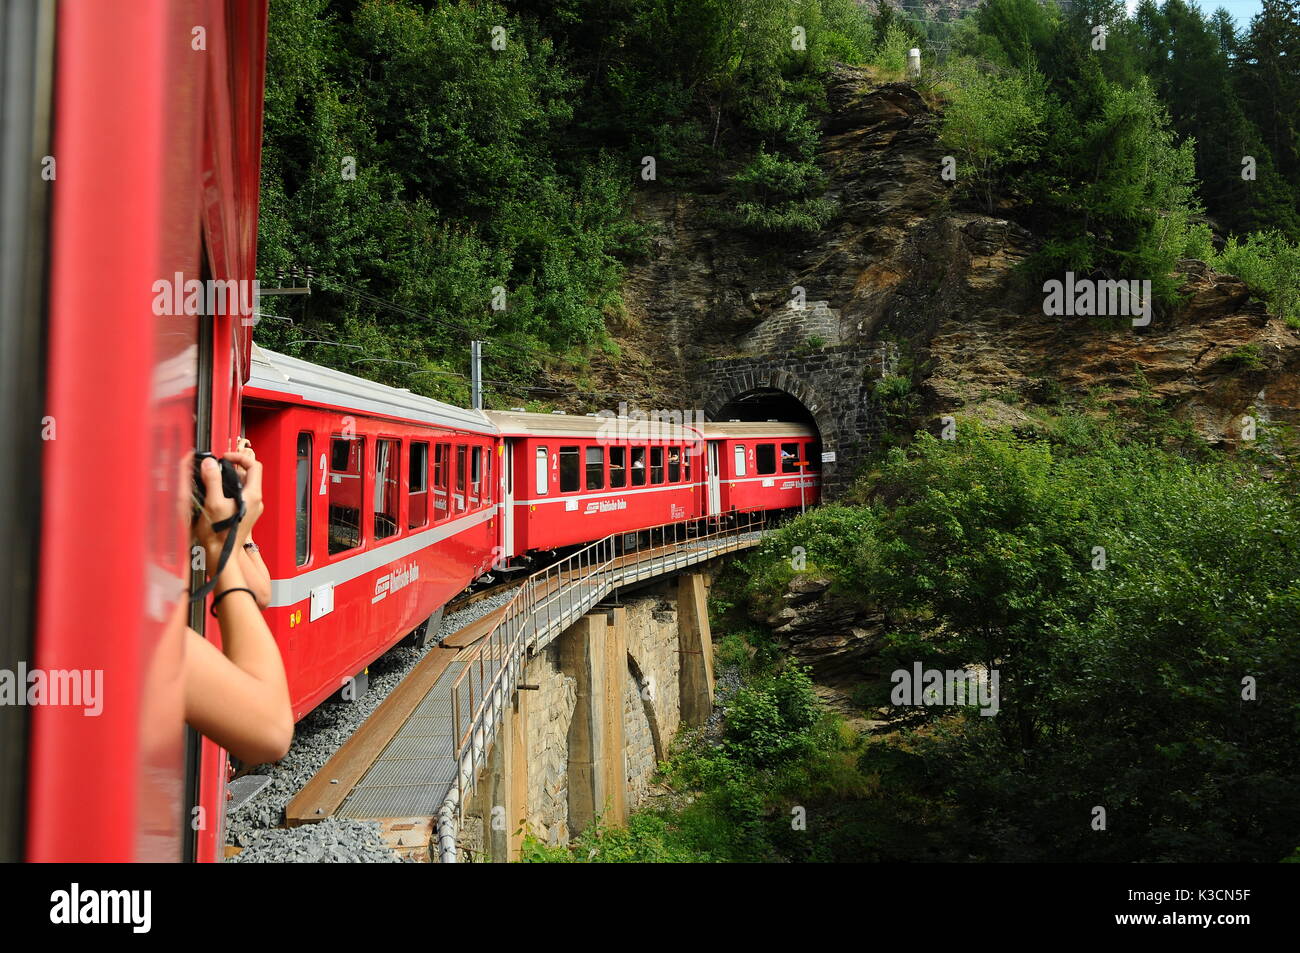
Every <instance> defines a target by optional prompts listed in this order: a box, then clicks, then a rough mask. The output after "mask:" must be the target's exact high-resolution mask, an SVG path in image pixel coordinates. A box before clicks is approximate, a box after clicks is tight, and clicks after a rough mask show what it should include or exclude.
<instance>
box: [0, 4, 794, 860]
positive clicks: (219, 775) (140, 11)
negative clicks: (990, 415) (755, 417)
mask: <svg viewBox="0 0 1300 953" xmlns="http://www.w3.org/2000/svg"><path fill="white" fill-rule="evenodd" d="M52 10H54V11H56V12H54V13H53V14H51V11H52ZM266 15H267V11H266V3H265V2H264V0H95V2H89V0H85V2H65V3H62V4H59V5H58V6H57V8H55V7H53V5H50V4H35V5H27V4H16V5H4V6H3V7H0V17H3V18H4V22H3V26H4V30H5V31H6V35H7V36H9V37H11V38H12V39H14V41H15V42H13V43H11V44H10V49H11V50H20V51H21V54H22V55H21V56H19V57H17V58H16V59H15V60H14V61H13V62H11V63H9V64H7V72H6V79H5V84H6V86H5V89H4V93H5V95H6V97H7V102H11V103H12V102H16V103H25V104H27V105H28V106H30V109H29V110H28V111H27V112H22V113H21V115H19V117H18V121H15V122H14V123H13V124H11V127H10V128H11V131H12V132H14V133H15V134H16V135H17V136H18V138H19V139H21V141H20V142H17V143H16V144H17V146H18V151H17V152H14V153H13V155H15V156H26V157H31V158H32V162H31V163H30V165H25V164H24V163H23V162H19V161H15V162H13V163H7V164H6V165H5V167H4V170H3V171H2V172H0V199H3V202H0V207H4V208H6V209H18V210H21V214H15V215H12V216H11V215H6V216H5V217H3V219H0V226H2V230H0V252H2V254H0V263H2V264H3V265H4V267H5V271H4V281H3V282H0V298H2V299H3V302H4V305H5V313H6V315H7V319H6V321H5V322H2V323H0V335H2V340H3V345H4V346H3V347H0V394H3V395H4V399H5V400H6V401H8V402H9V404H8V405H9V406H12V407H14V408H17V409H18V411H19V413H17V414H15V415H14V419H15V420H17V421H18V425H17V426H11V424H10V423H9V422H8V420H7V419H6V421H5V424H4V426H5V427H6V428H9V429H6V430H5V431H4V433H3V438H4V439H5V442H6V446H8V447H9V449H10V452H11V454H13V455H14V456H15V458H16V459H26V460H39V461H40V467H39V470H37V468H33V467H22V466H14V467H11V468H8V469H9V475H8V476H6V477H5V478H4V479H3V480H2V481H0V494H3V497H2V498H0V530H3V532H4V536H5V539H6V544H7V545H6V548H5V551H4V555H3V560H4V563H3V566H2V567H0V586H2V587H3V588H4V595H5V599H4V600H3V601H4V603H6V607H5V611H6V613H7V616H6V620H5V621H6V622H7V625H4V626H0V652H2V653H3V656H4V658H3V660H0V670H3V671H2V672H0V674H7V675H9V677H10V683H12V680H13V676H14V675H15V674H16V673H19V672H33V671H35V672H41V673H45V674H47V675H49V676H51V677H54V676H56V675H59V674H60V673H62V675H64V676H67V677H66V678H65V679H64V680H63V681H61V682H60V683H59V684H60V685H62V687H63V688H65V689H72V688H75V689H77V691H78V697H77V698H75V699H73V698H71V696H69V697H67V698H63V699H61V700H56V699H52V698H50V697H46V698H43V699H38V701H42V702H43V703H41V704H31V705H26V704H0V756H2V757H3V759H4V767H5V770H4V771H0V859H5V860H18V859H24V858H25V859H29V860H37V861H55V860H64V861H67V860H83V861H108V860H200V861H211V860H216V859H219V857H220V852H221V844H222V840H223V836H222V835H223V832H222V821H223V818H224V810H225V800H226V782H227V776H228V775H227V758H226V754H225V752H224V751H222V750H221V749H220V748H218V747H217V746H216V745H214V744H213V743H211V742H209V741H207V740H206V739H203V738H201V737H199V736H198V735H197V734H196V733H195V732H193V731H191V730H189V729H188V728H187V727H186V726H185V724H184V705H183V697H182V689H183V685H182V680H181V677H180V675H181V663H182V659H183V648H184V629H185V626H186V625H189V626H191V627H193V628H195V629H196V630H197V631H199V632H200V633H202V634H203V635H204V637H206V638H208V639H210V640H211V641H213V642H214V643H216V644H218V645H219V644H220V638H221V635H220V632H219V630H218V627H217V625H216V623H215V621H214V620H212V619H211V617H210V616H209V615H208V613H207V611H206V609H207V606H206V605H203V604H199V605H195V606H190V605H189V603H188V599H187V594H186V593H187V589H188V588H189V587H190V586H191V585H193V584H194V583H195V582H196V581H199V580H201V573H196V572H195V571H194V570H193V568H192V563H191V552H190V548H189V546H190V544H189V538H188V536H189V510H188V488H189V481H190V472H191V466H192V455H193V452H194V450H195V448H205V449H212V450H215V451H218V452H220V451H223V450H226V449H228V448H230V447H232V446H233V443H234V441H235V439H236V437H237V436H238V435H239V434H240V433H241V432H245V433H246V434H247V436H248V437H249V438H250V439H251V440H252V442H253V445H254V447H255V448H256V450H257V452H258V454H259V457H260V458H261V459H262V461H263V462H264V464H265V467H266V482H265V500H266V507H267V509H266V514H265V515H264V516H263V518H262V520H261V521H260V522H259V524H258V527H257V530H256V540H257V542H258V543H259V545H260V546H261V547H262V550H263V553H264V556H265V559H266V562H267V564H268V566H269V568H270V570H271V573H272V576H273V589H272V605H271V607H270V609H269V610H268V618H269V620H270V623H271V626H272V630H273V632H274V633H275V636H276V639H277V641H278V644H279V645H280V648H281V651H282V653H283V656H284V659H285V663H286V668H287V672H288V676H289V681H290V689H291V694H292V702H293V705H294V714H295V716H297V717H301V716H302V715H303V714H305V713H306V712H307V711H309V710H311V708H312V707H313V706H315V705H317V704H319V703H320V702H321V700H322V699H324V698H326V697H327V696H329V695H330V694H332V693H333V692H334V691H336V690H337V689H338V688H339V687H340V686H341V685H342V684H343V682H344V681H345V680H346V679H347V678H348V677H349V676H354V675H356V674H357V673H359V672H361V671H363V670H364V668H365V667H366V666H367V665H368V664H369V663H370V661H372V660H373V659H374V658H376V657H377V656H378V655H380V654H381V653H382V652H384V651H386V650H387V649H388V648H390V647H391V646H392V645H393V644H395V643H396V642H397V641H399V640H401V639H402V638H406V637H409V636H414V637H415V638H416V639H419V638H422V637H424V636H425V635H427V633H428V632H429V630H430V629H431V628H432V626H431V625H430V622H431V621H432V622H433V623H434V624H436V619H437V618H438V615H439V612H440V610H441V607H442V606H443V605H445V604H446V602H447V600H448V599H450V598H451V597H452V596H453V595H454V594H455V593H457V592H458V591H460V590H461V589H463V588H464V587H465V586H466V585H467V584H469V583H471V582H472V581H473V580H474V579H476V578H477V577H479V576H481V575H482V574H484V573H485V572H489V571H495V570H493V569H492V567H494V566H495V567H505V568H506V569H508V570H513V571H522V570H524V569H526V568H528V566H530V565H532V564H535V563H536V562H537V561H539V560H540V559H544V558H546V557H548V556H549V555H550V554H551V553H552V552H553V551H555V550H556V549H562V548H564V547H568V546H573V545H577V544H579V543H581V542H584V541H587V540H591V539H595V538H600V537H603V536H605V535H607V534H611V533H628V534H631V533H637V532H640V531H642V530H644V528H645V527H647V526H651V525H657V524H660V523H665V522H669V521H673V520H706V519H722V518H726V515H727V514H728V513H729V512H731V511H747V510H756V509H790V508H793V507H796V506H800V505H807V504H809V503H811V502H813V500H814V499H815V497H816V494H817V485H818V479H817V474H816V472H815V471H816V460H817V458H818V453H817V446H816V440H815V436H814V435H813V433H812V432H811V431H810V430H808V429H806V428H802V427H798V426H791V425H779V424H770V425H769V424H764V425H753V424H744V425H741V424H732V425H726V424H723V425H706V426H704V427H701V428H692V427H686V426H680V425H678V426H676V427H675V428H669V429H667V430H661V431H660V432H658V433H656V434H654V435H653V436H647V435H643V434H638V433H637V431H636V429H635V428H632V429H631V430H627V431H623V430H620V426H621V425H620V424H619V423H618V422H617V421H610V420H608V419H601V418H592V417H576V416H575V417H565V416H551V415H539V414H521V413H494V412H487V413H482V412H478V411H469V410H464V409H460V408H455V407H449V406H447V405H445V404H440V403H438V402H436V401H432V400H428V399H425V398H422V397H418V396H415V395H412V394H410V393H409V392H406V391H401V390H397V389H394V388H389V387H382V386H380V385H376V384H372V383H369V382H367V381H363V380H361V379H359V378H355V377H351V376H349V375H346V374H340V373H338V372H334V371H330V370H326V369H324V368H319V367H315V366H313V365H310V364H307V363H306V362H303V361H298V360H295V359H293V358H289V357H285V356H281V355H274V354H270V353H264V352H259V351H257V350H256V349H255V348H253V346H252V340H251V339H252V332H253V324H254V323H255V322H254V316H253V315H252V314H250V313H249V308H247V307H246V306H245V302H247V301H248V300H249V299H250V298H251V297H252V296H251V295H249V294H247V289H248V288H249V287H250V286H251V285H252V283H253V281H254V279H255V276H256V251H257V249H256V235H257V227H256V226H257V199H258V184H259V183H258V180H259V163H260V145H261V125H262V89H263V72H264V63H265V42H266ZM123 50H129V51H131V55H130V57H129V58H128V61H124V60H123V59H122V55H121V51H123ZM105 144H111V148H109V147H107V146H106V145H105ZM7 145H8V144H7ZM47 223H48V231H46V227H47ZM191 286H193V287H195V288H197V289H199V291H200V292H205V293H201V294H199V295H198V296H197V298H195V297H193V296H191V294H190V289H191ZM213 289H219V290H220V291H221V292H222V293H221V295H220V296H219V297H217V296H214V295H213V293H212V292H213ZM232 294H233V295H234V299H235V300H236V301H237V302H239V305H238V306H236V307H232V306H231V304H230V301H231V295H232ZM192 301H197V302H199V303H198V306H197V307H191V306H190V303H191V302H192ZM214 302H215V305H214ZM10 316H11V317H10ZM38 423H39V426H37V424H38ZM754 428H757V429H754ZM739 448H743V449H739ZM787 453H789V454H796V455H797V459H794V458H793V457H791V456H787ZM742 456H743V458H744V465H743V467H742V466H741V464H740V463H739V461H740V459H741V457H742ZM773 460H776V461H777V463H776V470H774V471H772V472H771V473H769V472H768V471H769V469H770V468H771V465H772V461H773ZM792 460H793V462H791V461H792ZM792 467H798V470H797V472H796V471H795V470H794V469H792ZM32 567H34V571H33V568H32ZM83 676H84V678H83ZM64 702H67V703H64Z"/></svg>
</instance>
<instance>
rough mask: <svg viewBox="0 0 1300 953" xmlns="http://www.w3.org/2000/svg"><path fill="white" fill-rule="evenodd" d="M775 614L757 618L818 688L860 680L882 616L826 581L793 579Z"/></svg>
mask: <svg viewBox="0 0 1300 953" xmlns="http://www.w3.org/2000/svg"><path fill="white" fill-rule="evenodd" d="M781 601H782V605H781V607H780V608H779V609H777V610H776V611H775V612H774V613H770V614H769V613H765V612H762V611H761V610H760V611H759V613H758V621H761V622H765V623H766V624H767V625H768V626H770V627H771V628H772V632H773V634H774V635H775V636H776V637H777V638H779V639H780V640H781V641H782V642H783V643H784V644H785V646H786V648H787V650H788V657H789V658H791V659H793V660H794V661H796V662H798V663H800V664H802V665H806V666H808V667H809V668H811V669H812V673H813V677H814V678H815V680H816V681H817V682H818V683H819V684H823V685H831V686H835V685H840V686H851V685H853V684H855V683H856V682H860V681H861V680H862V677H863V674H864V672H865V671H866V668H867V664H868V660H869V659H870V658H871V657H872V656H873V655H875V654H876V652H877V650H878V649H879V640H880V636H881V624H882V621H883V617H882V616H881V615H878V614H875V613H872V612H866V611H864V610H863V609H862V607H861V606H859V605H856V604H855V603H853V602H851V601H849V600H847V599H845V598H843V597H842V596H838V595H837V594H835V593H834V592H832V591H831V582H830V580H829V579H825V578H821V577H817V576H796V577H795V578H794V579H793V580H791V582H790V585H789V588H788V589H787V591H786V593H785V594H784V596H782V600H781Z"/></svg>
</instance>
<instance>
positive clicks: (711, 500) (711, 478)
mask: <svg viewBox="0 0 1300 953" xmlns="http://www.w3.org/2000/svg"><path fill="white" fill-rule="evenodd" d="M719 443H720V441H717V440H710V441H709V474H708V489H707V491H706V492H707V495H708V502H707V506H706V507H705V511H704V512H705V513H706V514H707V515H709V516H717V515H718V514H719V513H720V512H722V486H721V478H720V476H719V474H718V444H719Z"/></svg>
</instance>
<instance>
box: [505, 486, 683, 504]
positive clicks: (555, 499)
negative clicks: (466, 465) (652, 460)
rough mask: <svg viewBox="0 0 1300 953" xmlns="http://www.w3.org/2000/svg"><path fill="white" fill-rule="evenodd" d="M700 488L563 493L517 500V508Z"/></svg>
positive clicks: (674, 487) (665, 487)
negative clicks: (534, 498)
mask: <svg viewBox="0 0 1300 953" xmlns="http://www.w3.org/2000/svg"><path fill="white" fill-rule="evenodd" d="M699 486H701V484H699V483H663V484H657V485H655V486H643V487H637V488H636V489H634V490H627V489H612V490H600V491H598V492H595V493H580V494H578V495H576V496H574V495H573V494H572V493H561V494H557V495H556V496H543V497H539V498H538V499H536V500H515V506H536V505H538V504H539V503H563V502H565V501H567V500H603V499H605V498H606V497H610V496H631V495H632V494H634V493H662V492H664V491H665V490H693V489H695V488H696V487H699Z"/></svg>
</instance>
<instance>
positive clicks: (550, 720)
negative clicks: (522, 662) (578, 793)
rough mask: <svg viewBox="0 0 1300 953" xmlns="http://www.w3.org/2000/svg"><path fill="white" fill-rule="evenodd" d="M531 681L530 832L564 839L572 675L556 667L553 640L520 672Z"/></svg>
mask: <svg viewBox="0 0 1300 953" xmlns="http://www.w3.org/2000/svg"><path fill="white" fill-rule="evenodd" d="M523 680H524V681H525V682H529V683H532V684H535V685H537V686H539V687H538V690H537V691H535V692H532V693H531V694H532V697H531V698H530V699H529V701H528V710H529V715H528V731H527V744H528V754H527V758H528V805H527V817H528V823H529V826H530V828H531V830H532V832H533V834H534V835H535V836H536V837H537V838H538V839H539V840H541V841H542V842H543V843H546V844H552V845H555V844H566V843H568V841H569V785H568V770H569V750H568V749H569V745H568V738H569V724H570V722H572V721H573V709H574V706H575V704H576V703H577V693H576V691H575V688H574V684H575V683H574V680H573V679H572V678H571V677H569V676H567V675H565V674H564V673H563V672H562V671H561V670H560V650H559V643H558V640H557V641H556V642H552V643H551V644H550V645H548V646H547V647H546V648H545V649H543V650H542V652H541V654H540V655H538V656H537V657H536V658H534V659H533V660H532V661H531V662H530V663H529V664H528V667H527V669H526V670H525V672H524V679H523Z"/></svg>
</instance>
